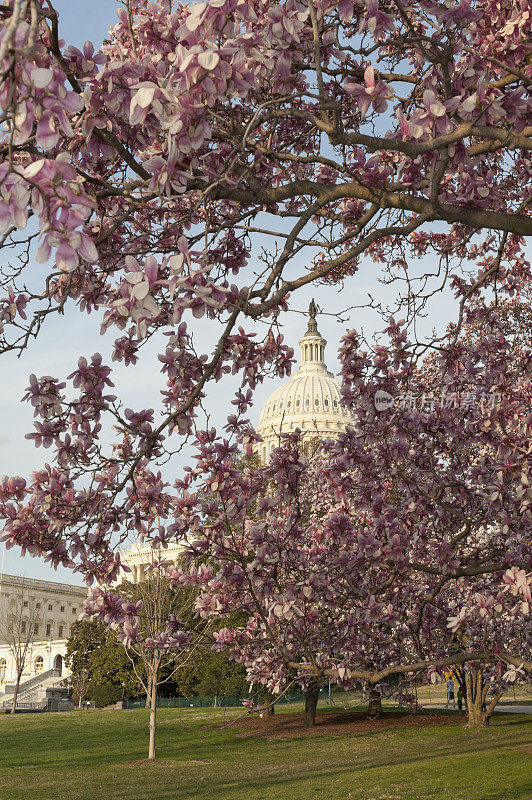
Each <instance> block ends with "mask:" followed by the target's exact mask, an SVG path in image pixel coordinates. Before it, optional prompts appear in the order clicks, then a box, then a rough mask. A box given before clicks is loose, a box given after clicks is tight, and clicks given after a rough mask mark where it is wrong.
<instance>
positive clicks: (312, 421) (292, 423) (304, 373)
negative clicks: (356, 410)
mask: <svg viewBox="0 0 532 800" xmlns="http://www.w3.org/2000/svg"><path fill="white" fill-rule="evenodd" d="M316 312H317V309H316V305H315V303H314V300H313V301H312V302H311V304H310V307H309V324H308V329H307V332H306V333H305V335H304V336H303V338H302V339H300V340H299V345H300V347H301V363H300V365H299V369H298V370H297V372H296V373H295V374H294V376H293V377H292V378H291V379H290V380H289V381H287V383H284V384H283V385H282V386H280V387H279V388H278V389H276V390H275V392H274V393H273V394H272V395H271V396H270V398H269V399H268V400H267V402H266V404H265V405H264V408H263V409H262V412H261V415H260V418H259V423H258V425H257V433H259V434H260V435H261V437H262V439H263V441H262V442H261V443H259V444H258V445H257V448H256V450H257V453H258V454H259V456H260V459H261V461H262V462H266V461H267V460H268V459H269V457H270V454H271V452H272V450H273V449H274V448H275V447H277V446H278V445H279V437H280V435H281V434H283V433H292V432H293V431H294V430H295V429H296V428H300V429H301V431H302V432H303V433H304V434H305V437H306V438H308V439H309V440H311V439H313V438H317V439H330V438H334V437H335V436H337V435H338V433H340V432H341V431H343V430H344V428H345V427H346V425H347V424H348V423H349V421H350V414H349V412H348V411H347V409H346V408H345V407H344V406H343V404H342V402H341V394H340V383H339V381H337V380H336V378H335V377H334V376H333V374H332V372H329V370H328V369H327V367H326V366H325V346H326V344H327V342H326V340H325V339H324V338H323V336H322V335H321V334H320V333H319V331H318V326H317V323H316Z"/></svg>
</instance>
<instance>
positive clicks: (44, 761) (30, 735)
mask: <svg viewBox="0 0 532 800" xmlns="http://www.w3.org/2000/svg"><path fill="white" fill-rule="evenodd" d="M236 713H237V712H235V711H229V714H228V715H227V714H226V715H225V720H226V722H227V721H228V716H229V717H231V716H234V715H235V714H236ZM158 716H159V728H158V761H157V762H156V763H155V764H151V763H146V762H145V761H144V759H145V756H146V747H147V712H146V711H145V710H144V709H139V710H131V711H96V712H86V713H77V712H69V713H62V714H35V715H29V714H28V715H24V714H20V715H16V716H15V717H14V718H11V717H9V716H2V717H0V736H1V739H2V745H1V747H0V799H1V800H34V799H35V800H203V799H204V798H205V800H206V799H207V798H209V800H210V798H216V800H244V798H245V800H317V799H319V800H321V798H323V800H349V799H351V798H352V800H530V797H531V796H532V786H531V784H530V779H529V777H528V776H529V770H528V767H529V765H530V753H531V752H532V747H531V736H530V734H531V728H532V724H531V722H530V721H528V720H527V718H526V717H525V716H524V715H509V714H508V715H503V714H501V715H500V716H497V717H495V719H494V720H493V725H492V727H491V728H488V729H485V730H482V731H481V732H478V731H469V730H465V729H464V727H463V726H462V725H461V724H457V725H441V726H440V725H435V726H432V727H430V728H427V727H425V728H404V729H402V728H401V729H395V730H393V731H392V730H383V731H380V732H378V733H372V734H364V735H361V734H357V733H356V732H353V734H352V735H348V736H344V735H321V736H310V737H308V738H295V739H294V738H293V739H286V740H280V739H265V738H260V737H253V736H250V735H248V734H247V733H246V732H245V731H244V730H242V729H240V730H239V729H237V728H235V727H232V728H223V727H221V725H222V724H223V720H224V712H223V711H222V710H221V709H212V710H211V709H202V710H201V711H192V710H188V709H183V710H181V709H161V710H160V711H159V713H158ZM529 719H530V718H529Z"/></svg>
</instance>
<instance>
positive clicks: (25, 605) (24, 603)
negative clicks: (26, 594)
mask: <svg viewBox="0 0 532 800" xmlns="http://www.w3.org/2000/svg"><path fill="white" fill-rule="evenodd" d="M22 605H23V606H24V608H27V607H28V601H27V600H24V602H23V603H22Z"/></svg>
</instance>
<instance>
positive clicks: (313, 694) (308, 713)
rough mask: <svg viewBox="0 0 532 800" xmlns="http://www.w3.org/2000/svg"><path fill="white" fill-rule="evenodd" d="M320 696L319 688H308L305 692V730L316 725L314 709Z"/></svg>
mask: <svg viewBox="0 0 532 800" xmlns="http://www.w3.org/2000/svg"><path fill="white" fill-rule="evenodd" d="M319 694H320V687H319V686H318V685H316V686H309V688H308V689H307V691H306V692H305V721H304V725H305V727H306V728H312V727H314V725H315V724H316V708H317V705H318V697H319Z"/></svg>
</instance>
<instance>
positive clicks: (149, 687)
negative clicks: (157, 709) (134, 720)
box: [146, 676, 152, 708]
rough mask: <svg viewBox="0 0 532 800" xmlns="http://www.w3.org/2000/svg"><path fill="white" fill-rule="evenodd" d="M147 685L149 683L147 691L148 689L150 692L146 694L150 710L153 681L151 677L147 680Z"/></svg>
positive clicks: (147, 705)
mask: <svg viewBox="0 0 532 800" xmlns="http://www.w3.org/2000/svg"><path fill="white" fill-rule="evenodd" d="M146 683H147V689H148V691H147V692H146V708H150V704H151V690H152V679H151V678H150V677H149V676H148V677H147V678H146Z"/></svg>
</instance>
